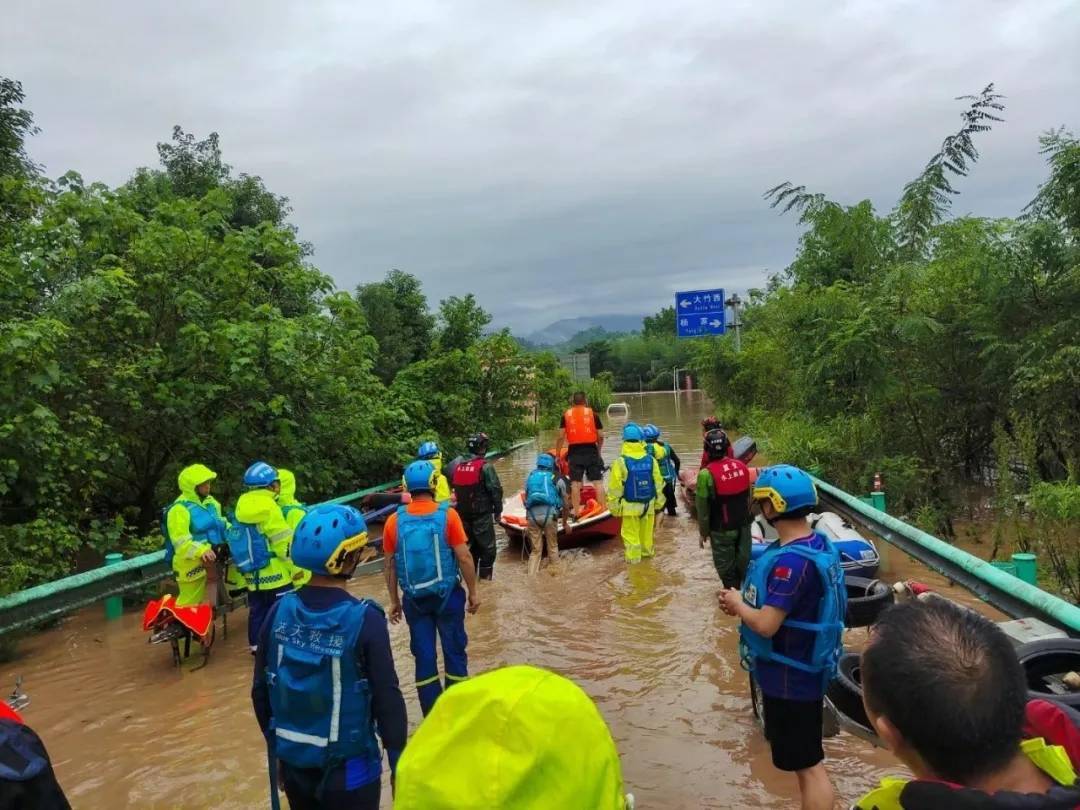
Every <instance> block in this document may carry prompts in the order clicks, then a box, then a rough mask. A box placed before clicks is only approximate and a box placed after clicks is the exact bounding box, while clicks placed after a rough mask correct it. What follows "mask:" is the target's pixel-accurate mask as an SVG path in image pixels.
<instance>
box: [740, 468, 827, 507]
mask: <svg viewBox="0 0 1080 810" xmlns="http://www.w3.org/2000/svg"><path fill="white" fill-rule="evenodd" d="M752 497H753V499H754V500H755V501H758V500H765V499H768V500H770V501H772V505H773V508H775V509H776V511H777V513H778V514H781V515H782V514H784V513H785V512H793V511H795V510H796V509H802V508H804V507H807V506H817V502H818V494H817V487H815V486H814V481H813V479H811V478H810V476H809V475H807V474H806V473H805V472H803V471H802V470H800V469H799V468H798V467H792V466H791V465H790V464H777V465H776V466H774V467H766V468H765V469H764V470H762V471H761V472H760V473H759V474H758V477H757V481H755V482H754V491H753V495H752Z"/></svg>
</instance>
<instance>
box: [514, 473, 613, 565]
mask: <svg viewBox="0 0 1080 810" xmlns="http://www.w3.org/2000/svg"><path fill="white" fill-rule="evenodd" d="M581 502H582V503H583V504H584V508H583V509H582V511H581V516H580V517H579V518H578V519H577V520H576V521H574V522H572V523H571V526H570V528H571V530H572V531H571V532H570V534H569V535H568V534H566V532H565V531H563V526H562V521H561V520H559V522H558V527H559V548H560V549H563V548H578V547H579V546H585V545H589V544H591V543H598V542H600V541H602V540H608V539H610V538H612V537H615V536H616V535H617V534H618V533H619V530H620V529H621V528H622V518H619V517H616V516H614V515H612V514H611V512H610V511H609V510H608V509H606V508H604V507H601V506H600V504H599V503H597V501H596V488H595V487H593V486H592V485H591V484H587V485H585V486H583V487H582V488H581ZM525 524H526V518H525V493H524V491H522V492H519V493H518V494H517V495H514V496H512V497H510V498H507V499H506V501H504V502H503V513H502V517H501V518H500V519H499V525H500V526H502V527H503V531H505V532H506V536H507V538H508V539H509V540H510V543H511V544H512V545H520V544H521V543H522V542H523V541H524V539H525Z"/></svg>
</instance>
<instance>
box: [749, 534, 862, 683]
mask: <svg viewBox="0 0 1080 810" xmlns="http://www.w3.org/2000/svg"><path fill="white" fill-rule="evenodd" d="M818 537H819V538H820V539H821V541H822V542H823V543H824V546H825V547H824V548H823V549H820V550H818V549H813V548H810V547H808V546H807V545H806V544H804V543H789V544H788V545H786V546H782V545H780V541H779V540H777V541H775V542H773V543H771V544H770V545H769V547H768V548H767V549H765V551H763V552H762V554H761V556H760V557H758V558H757V559H756V560H751V561H750V567H749V568H748V569H747V571H746V579H745V580H744V582H743V601H745V602H746V604H747V605H749V606H750V607H753V608H760V607H761V606H762V605H763V604H764V603H765V594H766V593H767V592H768V587H769V574H771V573H772V570H773V567H774V565H775V563H776V560H777V558H778V557H779V556H780V555H781V554H797V555H798V556H800V557H803V558H805V559H807V560H809V561H810V562H811V563H813V565H814V568H815V569H816V570H817V573H818V576H820V577H821V582H822V585H823V596H822V599H821V604H820V605H819V607H818V614H817V619H816V620H815V621H812V622H805V621H798V620H795V619H785V620H784V626H785V627H790V628H794V629H796V630H808V631H810V632H812V633H813V634H814V647H813V650H812V651H811V653H810V661H809V662H807V661H798V660H796V659H794V658H791V657H789V656H786V655H782V654H780V653H778V652H775V651H774V650H773V642H772V639H771V638H765V636H762V635H759V634H758V633H755V632H754V631H753V630H751V629H750V628H749V627H748V626H747V625H746V623H745V622H744V623H742V624H740V625H739V655H740V658H741V659H742V664H743V666H744V667H745V668H746V669H747V670H749V671H750V672H753V671H754V669H755V667H756V665H757V662H758V661H766V662H771V663H775V664H783V665H784V666H788V667H792V668H793V669H798V670H802V671H803V672H816V673H820V675H821V681H822V683H821V689H822V693H824V690H825V687H826V686H828V685H829V682H830V681H831V680H832V679H833V677H834V676H835V675H836V666H837V663H838V662H839V660H840V656H841V655H842V654H843V652H844V615H845V614H846V612H847V589H846V588H845V587H844V569H843V568H841V567H840V553H839V552H838V551H837V550H836V548H835V547H834V546H833V544H832V543H830V542H829V540H828V539H827V538H826V537H825V536H824V535H820V534H819V535H818Z"/></svg>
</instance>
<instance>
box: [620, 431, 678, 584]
mask: <svg viewBox="0 0 1080 810" xmlns="http://www.w3.org/2000/svg"><path fill="white" fill-rule="evenodd" d="M622 437H623V445H622V451H621V455H620V456H619V457H618V458H617V459H615V461H613V462H612V463H611V478H610V480H609V481H608V489H609V492H608V503H609V504H610V507H609V508H610V509H611V514H613V515H617V516H621V517H622V540H623V548H624V550H625V553H626V561H627V562H628V563H631V564H634V563H639V562H641V560H642V558H643V557H645V558H648V557H652V556H653V555H654V553H655V552H654V550H653V530H654V528H655V521H656V513H657V512H659V511H660V510H661V509H663V508H664V478H663V476H662V475H661V474H660V464H659V462H657V460H656V459H655V458H653V457H652V456H651V455H649V454H648V453H647V452H646V450H645V434H644V432H643V431H642V430H641V428H640V427H639V426H638V425H637V424H635V423H634V422H627V424H626V425H625V426H624V427H623V432H622Z"/></svg>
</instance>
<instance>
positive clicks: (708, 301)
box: [675, 290, 725, 338]
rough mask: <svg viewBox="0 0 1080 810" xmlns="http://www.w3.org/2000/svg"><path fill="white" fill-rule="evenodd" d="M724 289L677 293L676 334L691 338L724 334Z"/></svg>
mask: <svg viewBox="0 0 1080 810" xmlns="http://www.w3.org/2000/svg"><path fill="white" fill-rule="evenodd" d="M724 326H725V321H724V291H723V290H690V291H688V292H677V293H675V334H676V336H677V337H681V338H690V337H701V336H703V335H722V334H724Z"/></svg>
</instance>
